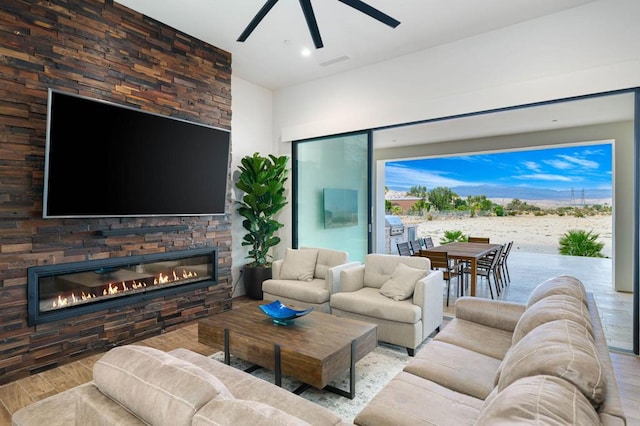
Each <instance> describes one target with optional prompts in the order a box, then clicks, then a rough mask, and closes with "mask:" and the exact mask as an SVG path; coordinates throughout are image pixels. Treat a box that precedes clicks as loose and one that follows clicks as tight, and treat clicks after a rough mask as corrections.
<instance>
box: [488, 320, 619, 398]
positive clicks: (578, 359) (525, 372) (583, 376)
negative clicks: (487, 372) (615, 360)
mask: <svg viewBox="0 0 640 426" xmlns="http://www.w3.org/2000/svg"><path fill="white" fill-rule="evenodd" d="M541 374H544V375H549V376H555V377H560V378H563V379H564V380H566V381H568V382H570V383H572V384H573V385H574V386H576V387H577V388H578V389H579V390H580V391H581V392H582V393H583V394H584V395H585V396H586V397H587V398H588V399H589V401H591V403H592V404H593V405H594V406H595V407H598V406H599V405H600V404H601V403H602V401H604V399H605V396H606V389H607V381H606V377H605V372H604V368H603V365H602V362H601V361H600V358H599V356H598V350H597V349H596V345H595V343H594V341H593V338H592V337H591V334H590V333H589V332H588V331H587V329H586V328H584V327H583V326H582V325H580V324H578V323H576V322H573V321H570V320H566V319H564V320H556V321H551V322H548V323H546V324H542V325H540V326H538V327H536V328H535V329H533V330H532V331H530V332H529V334H527V335H526V336H524V337H523V338H522V340H520V341H519V342H518V343H517V344H516V345H514V346H513V348H512V349H511V350H510V351H509V353H508V354H507V356H506V357H505V358H504V361H503V363H502V366H501V371H500V375H499V379H498V391H502V390H504V389H505V388H506V387H507V386H509V385H510V384H511V383H513V382H515V381H516V380H518V379H520V378H523V377H529V376H537V375H541Z"/></svg>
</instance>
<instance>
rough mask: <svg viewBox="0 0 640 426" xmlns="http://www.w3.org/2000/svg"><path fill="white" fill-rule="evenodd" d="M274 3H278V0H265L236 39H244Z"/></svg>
mask: <svg viewBox="0 0 640 426" xmlns="http://www.w3.org/2000/svg"><path fill="white" fill-rule="evenodd" d="M276 3H278V0H267V2H266V3H265V4H264V6H262V8H261V9H260V10H259V11H258V13H256V16H254V17H253V19H252V20H251V22H249V25H247V28H245V29H244V31H243V32H242V34H240V37H238V41H245V40H246V39H247V38H248V37H249V36H250V35H251V33H252V32H253V30H255V29H256V27H257V26H258V24H259V23H260V22H261V21H262V20H263V19H264V17H265V16H266V15H267V13H269V11H270V10H271V8H272V7H273V6H275V4H276Z"/></svg>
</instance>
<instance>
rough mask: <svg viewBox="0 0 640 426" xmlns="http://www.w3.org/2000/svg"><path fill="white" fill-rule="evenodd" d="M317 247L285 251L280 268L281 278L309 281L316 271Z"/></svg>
mask: <svg viewBox="0 0 640 426" xmlns="http://www.w3.org/2000/svg"><path fill="white" fill-rule="evenodd" d="M317 260H318V250H317V249H305V250H294V249H290V248H287V253H286V254H285V256H284V262H282V268H281V269H280V279H281V280H296V281H311V280H312V279H313V274H314V273H315V271H316V261H317Z"/></svg>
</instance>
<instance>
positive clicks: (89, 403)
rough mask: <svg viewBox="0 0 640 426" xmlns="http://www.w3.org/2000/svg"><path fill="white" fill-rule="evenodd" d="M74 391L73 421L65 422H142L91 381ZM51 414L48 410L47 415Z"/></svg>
mask: <svg viewBox="0 0 640 426" xmlns="http://www.w3.org/2000/svg"><path fill="white" fill-rule="evenodd" d="M75 391H76V392H74V394H75V399H76V407H75V412H76V418H75V423H74V422H69V423H66V424H76V425H83V426H103V425H118V426H129V425H131V426H134V425H142V424H144V423H143V421H142V420H140V419H139V418H138V417H136V416H135V415H133V414H132V413H131V411H129V410H127V409H126V408H125V407H123V406H122V405H120V404H118V403H117V402H115V401H114V400H112V399H111V398H109V397H108V396H107V395H105V394H103V393H102V392H100V390H98V388H97V387H96V386H95V385H94V384H93V383H91V386H79V387H77V388H75ZM68 408H69V407H66V408H65V409H66V410H68ZM57 413H59V411H58V412H56V416H57ZM51 414H52V413H51V412H50V413H49V415H51ZM43 420H44V419H43ZM32 424H42V425H44V424H47V423H46V422H45V421H43V422H41V423H32Z"/></svg>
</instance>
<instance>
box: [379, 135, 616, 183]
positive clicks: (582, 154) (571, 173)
mask: <svg viewBox="0 0 640 426" xmlns="http://www.w3.org/2000/svg"><path fill="white" fill-rule="evenodd" d="M611 155H612V145H611V144H601V145H584V146H572V147H564V148H551V149H539V150H532V151H514V152H503V153H496V154H482V155H468V156H458V157H440V158H429V159H420V160H407V161H395V162H388V163H387V165H386V169H385V180H386V181H385V184H386V186H387V187H388V188H389V189H392V190H396V191H406V190H408V189H409V188H411V187H412V186H414V185H422V186H426V187H427V189H428V190H431V189H433V188H435V187H438V186H445V187H449V188H453V187H456V186H468V185H472V186H476V185H498V186H509V187H519V188H532V189H534V188H535V189H551V190H556V191H564V190H571V189H574V190H576V191H581V190H583V189H585V190H588V189H609V190H610V189H611V185H612V181H611V179H612V172H611V167H612V163H611Z"/></svg>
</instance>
